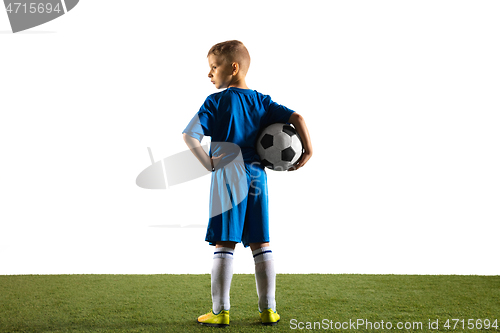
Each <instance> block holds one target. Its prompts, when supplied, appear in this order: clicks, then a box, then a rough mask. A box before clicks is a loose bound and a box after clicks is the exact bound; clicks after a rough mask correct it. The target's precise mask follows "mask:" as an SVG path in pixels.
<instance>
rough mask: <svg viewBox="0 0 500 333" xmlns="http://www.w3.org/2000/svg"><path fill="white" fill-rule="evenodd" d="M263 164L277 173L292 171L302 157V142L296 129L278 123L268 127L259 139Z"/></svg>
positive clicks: (258, 145)
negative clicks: (292, 167)
mask: <svg viewBox="0 0 500 333" xmlns="http://www.w3.org/2000/svg"><path fill="white" fill-rule="evenodd" d="M256 148H257V153H258V154H259V156H260V159H261V161H262V164H263V165H264V166H265V167H267V168H269V169H271V170H276V171H286V170H288V169H290V167H291V166H292V165H294V164H295V162H297V161H298V160H299V158H300V156H302V142H301V141H300V137H299V135H298V134H297V131H296V130H295V128H293V127H292V126H290V125H288V124H282V123H276V124H272V125H269V126H268V127H266V128H265V129H264V130H263V131H262V132H261V133H260V135H259V138H258V139H257V147H256Z"/></svg>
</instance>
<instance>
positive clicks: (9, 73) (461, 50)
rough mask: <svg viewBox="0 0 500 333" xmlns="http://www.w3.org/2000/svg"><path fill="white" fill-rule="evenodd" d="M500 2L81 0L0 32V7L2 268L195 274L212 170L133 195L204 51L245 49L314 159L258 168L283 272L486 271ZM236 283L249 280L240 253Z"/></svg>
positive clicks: (185, 99) (196, 78) (492, 228)
mask: <svg viewBox="0 0 500 333" xmlns="http://www.w3.org/2000/svg"><path fill="white" fill-rule="evenodd" d="M499 11H500V3H499V2H496V1H482V2H473V1H419V2H407V1H404V2H402V1H355V2H353V1H349V2H347V1H344V2H329V1H310V2H293V1H292V2H290V1H272V2H265V1H253V2H252V3H251V4H249V2H234V1H219V2H207V1H184V2H179V1H177V2H173V1H153V2H148V3H147V4H146V3H144V4H142V3H140V4H139V3H137V2H132V1H106V2H102V1H99V2H92V1H86V0H82V1H81V2H80V3H79V4H78V6H77V7H75V8H74V9H73V10H72V11H71V12H70V13H68V14H67V15H65V16H63V17H61V18H59V19H57V20H54V21H51V22H48V23H46V24H44V25H42V26H39V27H35V28H33V29H31V30H27V31H25V32H20V33H16V34H12V33H11V32H10V30H9V29H10V27H9V23H8V19H7V14H6V13H5V12H3V11H0V12H1V14H0V32H1V33H0V51H1V52H0V61H1V64H2V69H1V75H0V92H1V95H0V111H1V118H0V119H1V120H0V147H1V155H0V161H1V163H0V205H1V206H0V274H77V273H84V274H91V273H109V274H153V273H174V274H178V273H210V269H211V265H212V253H213V248H212V247H210V246H208V244H207V243H206V242H205V241H204V237H205V226H206V224H207V221H208V199H209V186H210V179H209V177H208V176H207V177H203V178H199V179H197V180H194V181H191V182H188V183H184V184H181V185H177V186H174V187H171V188H169V189H167V190H146V189H142V188H139V187H138V186H137V185H136V184H135V179H136V177H137V175H138V174H139V173H140V172H141V171H142V170H143V169H144V168H146V167H147V166H148V165H150V164H151V160H150V156H149V153H148V150H147V147H151V151H152V153H153V156H154V158H155V159H156V160H159V159H163V158H165V157H167V156H170V155H172V154H175V153H178V152H181V151H183V150H185V149H187V147H186V146H185V144H184V142H183V141H182V137H181V133H182V130H183V129H184V128H185V126H186V124H187V123H188V122H189V120H190V119H191V118H192V116H193V115H194V114H195V113H196V112H197V111H198V109H199V107H200V106H201V104H202V103H203V101H204V100H205V98H206V96H208V95H209V94H211V93H214V92H217V90H216V89H214V87H213V85H212V84H211V83H210V81H209V79H208V78H207V74H208V63H207V60H206V54H207V52H208V49H209V48H210V47H211V46H212V45H213V44H215V43H218V42H221V41H225V40H229V39H238V40H241V41H242V42H243V43H245V45H246V46H247V48H248V50H249V52H250V55H251V57H252V64H251V67H250V71H249V73H248V76H247V84H248V86H249V87H250V88H251V89H256V90H258V91H260V92H262V93H265V94H269V95H271V97H272V98H273V100H275V101H276V102H278V103H281V104H283V105H286V106H288V107H289V108H291V109H293V110H296V111H297V112H299V113H300V114H302V115H303V116H304V118H305V119H306V121H307V125H308V127H309V131H310V134H311V138H312V142H313V146H314V156H313V158H312V159H311V160H310V161H309V163H308V165H307V166H306V167H305V168H303V169H302V170H300V171H297V172H296V173H278V172H273V171H268V172H267V174H268V179H269V193H270V210H271V211H270V219H271V245H272V247H273V252H274V254H275V260H276V269H277V272H278V273H376V274H481V275H483V274H484V275H492V274H493V275H497V274H498V273H499V270H498V265H497V260H498V254H499V252H498V236H499V233H498V232H499V227H498V226H499V222H500V210H499V209H498V207H499V199H500V190H499V189H500V176H499V172H498V170H500V156H499V143H500V131H498V128H500V115H499V113H500V99H499V98H498V96H499V95H498V93H499V91H500V81H499V80H498V78H499V77H500V62H499V61H498V59H500V45H499V44H498V40H499V37H500V36H499V35H500V21H499V20H498V13H499ZM235 259H236V260H235V268H234V272H235V273H253V259H252V257H251V253H250V250H249V249H243V247H242V246H241V245H238V246H237V248H236V253H235Z"/></svg>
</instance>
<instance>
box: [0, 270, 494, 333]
mask: <svg viewBox="0 0 500 333" xmlns="http://www.w3.org/2000/svg"><path fill="white" fill-rule="evenodd" d="M276 300H277V307H278V312H279V313H280V315H281V321H280V323H279V324H278V325H277V326H274V327H263V326H262V325H261V324H260V319H259V315H258V309H257V294H256V289H255V279H254V276H253V275H247V274H236V275H234V276H233V281H232V285H231V314H230V315H231V322H230V326H229V327H227V328H223V329H219V328H212V327H203V326H201V325H199V324H197V323H196V318H197V317H198V316H199V315H201V314H203V313H205V312H208V311H210V308H211V296H210V275H6V276H0V332H215V331H217V330H223V331H224V332H282V331H286V332H290V331H308V330H307V328H308V327H310V328H313V329H314V328H316V329H315V330H316V331H337V332H345V331H350V332H365V331H373V332H398V331H403V332H437V331H439V332H453V331H454V332H477V331H492V332H494V331H499V332H500V276H458V275H451V276H450V275H351V274H347V275H344V274H340V275H317V274H299V275H286V274H278V276H277V290H276ZM452 319H456V320H458V321H453V320H452ZM469 319H473V323H474V324H473V325H474V328H472V329H470V327H471V326H470V325H471V322H470V320H469ZM478 319H479V320H480V321H478ZM485 319H488V320H489V322H488V321H485ZM359 320H364V323H365V324H364V326H363V325H362V326H355V328H353V327H354V326H353V324H352V323H353V322H355V323H356V324H358V323H361V322H359ZM436 320H438V321H439V322H438V325H439V326H438V329H437V330H436V329H430V328H429V322H431V323H436ZM447 320H449V321H448V323H449V327H448V328H446V327H444V325H445V324H446V321H447ZM462 320H463V321H462ZM495 320H497V322H496V323H497V326H498V328H495V327H493V326H495V324H494V323H495ZM382 321H383V323H384V324H385V325H383V324H381V323H382ZM315 322H316V324H314V323H315ZM368 322H370V323H371V325H372V326H371V327H370V326H369V325H368ZM387 322H391V324H392V325H393V327H392V329H386V325H387ZM398 322H401V323H404V324H406V323H419V322H420V323H422V326H418V324H416V325H415V324H412V325H413V327H412V328H409V329H405V328H404V327H403V329H401V330H399V329H397V328H396V326H395V325H396V324H397V323H398ZM326 323H328V325H327V324H326ZM377 323H378V327H379V328H378V329H377V328H376V327H377ZM488 323H489V326H490V328H489V329H488V330H486V329H485V324H488ZM342 324H343V325H344V328H341V325H342ZM314 325H316V326H314ZM335 325H337V328H336V327H335ZM381 325H383V326H381ZM406 325H407V327H409V326H408V325H409V324H406ZM327 326H328V327H327ZM382 327H384V328H385V329H382ZM453 327H455V329H453ZM479 327H481V329H479ZM301 328H304V329H301Z"/></svg>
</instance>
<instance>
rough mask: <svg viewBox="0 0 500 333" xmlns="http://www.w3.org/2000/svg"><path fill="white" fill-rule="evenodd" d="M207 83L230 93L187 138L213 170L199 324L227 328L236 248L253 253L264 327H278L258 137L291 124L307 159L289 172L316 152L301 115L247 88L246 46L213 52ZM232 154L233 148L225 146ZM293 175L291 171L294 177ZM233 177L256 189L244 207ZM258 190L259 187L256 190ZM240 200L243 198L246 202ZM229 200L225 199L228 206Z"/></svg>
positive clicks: (215, 100)
mask: <svg viewBox="0 0 500 333" xmlns="http://www.w3.org/2000/svg"><path fill="white" fill-rule="evenodd" d="M207 57H208V63H209V66H210V72H209V73H208V77H209V78H210V80H211V82H212V83H213V84H214V85H215V87H216V88H217V89H223V88H226V89H225V90H223V91H221V92H218V93H214V94H212V95H210V96H208V97H207V99H206V100H205V103H204V104H203V105H202V107H201V108H200V111H199V112H198V113H197V114H196V115H195V116H194V118H193V119H192V120H191V122H190V123H189V125H188V126H187V127H186V129H185V130H184V131H183V137H184V141H185V142H186V144H187V145H188V147H189V148H190V149H191V151H192V152H193V154H194V155H195V156H196V157H197V159H198V160H199V161H200V162H201V164H202V165H203V166H204V167H205V168H206V169H207V170H209V171H212V186H211V197H210V203H211V212H212V209H214V210H217V209H219V211H222V213H221V214H218V215H216V216H212V214H211V215H210V219H209V224H208V228H207V236H206V239H205V240H206V241H208V242H209V243H210V245H215V252H214V261H213V268H212V274H211V288H212V311H210V312H209V313H207V314H205V315H202V316H200V317H198V322H199V323H200V324H202V325H207V326H217V327H224V326H228V325H229V308H230V304H229V289H230V286H231V279H232V275H233V252H234V248H235V245H236V243H239V242H242V243H243V245H244V246H245V247H248V246H250V248H251V250H252V254H253V256H254V260H255V281H256V286H257V294H258V297H259V312H260V318H261V321H262V324H264V325H276V324H277V322H278V321H279V319H280V316H279V314H278V313H277V312H276V301H275V282H276V273H275V271H274V261H273V255H272V251H271V247H270V245H269V216H268V199H267V176H266V173H265V171H264V167H263V166H262V165H261V164H260V159H259V156H258V155H257V152H256V150H255V143H256V140H257V136H258V134H259V131H260V130H261V129H262V128H265V127H267V126H268V125H270V124H273V123H291V124H293V125H294V126H295V128H296V130H297V132H298V133H299V136H300V137H301V139H302V144H303V148H304V151H303V154H302V157H301V158H300V160H299V161H298V162H297V163H296V164H295V165H294V166H293V167H292V169H291V170H297V169H299V168H301V167H303V166H304V165H305V164H306V163H307V161H308V160H309V159H310V158H311V156H312V145H311V140H310V138H309V132H308V130H307V127H306V124H305V122H304V119H303V118H302V117H301V116H300V115H299V114H298V113H296V112H294V111H292V110H290V109H288V108H286V107H284V106H282V105H279V104H277V103H275V102H273V101H272V100H271V98H270V97H269V96H268V95H263V94H261V93H259V92H257V91H255V90H251V89H249V88H248V87H247V85H246V83H245V76H246V73H247V71H248V68H249V66H250V55H249V53H248V51H247V49H246V47H245V46H244V45H243V43H241V42H240V41H236V40H231V41H227V42H222V43H218V44H216V45H214V46H212V48H211V49H210V51H209V52H208V56H207ZM203 136H211V138H212V142H211V151H210V156H208V155H207V154H206V153H205V151H204V150H203V148H202V147H201V145H200V141H201V139H202V138H203ZM224 143H226V144H227V143H231V144H234V145H237V147H239V149H240V151H241V154H242V157H243V161H244V163H243V164H242V166H241V167H238V166H231V165H229V166H228V163H230V162H231V156H233V157H232V158H233V159H234V155H235V154H234V153H231V151H230V150H229V151H228V150H227V149H226V150H225V149H224V147H225V146H224ZM226 147H227V146H226ZM291 170H290V171H291ZM228 173H233V176H234V174H236V177H233V178H234V179H240V180H241V179H243V180H244V179H245V178H246V180H247V184H252V186H249V187H244V191H245V193H244V195H243V196H242V199H241V200H237V201H235V200H234V199H235V198H234V197H235V196H237V194H238V193H240V192H241V188H242V187H241V186H234V184H232V183H229V184H228V177H227V175H228ZM253 184H258V186H257V187H256V186H254V185H253ZM222 195H226V197H228V198H229V199H228V200H226V201H229V205H230V204H231V203H232V205H230V207H231V208H229V209H224V208H223V209H222V210H220V207H215V206H216V205H221V204H222V203H221V200H217V199H216V198H220V196H222ZM240 197H241V196H240ZM222 201H224V200H222Z"/></svg>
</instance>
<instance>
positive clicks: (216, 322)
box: [198, 310, 229, 327]
mask: <svg viewBox="0 0 500 333" xmlns="http://www.w3.org/2000/svg"><path fill="white" fill-rule="evenodd" d="M198 323H200V324H201V325H205V326H213V327H226V326H229V311H226V310H222V311H221V312H219V313H218V314H215V313H214V312H213V310H212V311H210V312H209V313H207V314H204V315H201V316H199V317H198Z"/></svg>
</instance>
